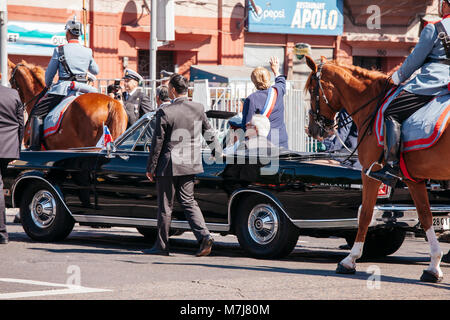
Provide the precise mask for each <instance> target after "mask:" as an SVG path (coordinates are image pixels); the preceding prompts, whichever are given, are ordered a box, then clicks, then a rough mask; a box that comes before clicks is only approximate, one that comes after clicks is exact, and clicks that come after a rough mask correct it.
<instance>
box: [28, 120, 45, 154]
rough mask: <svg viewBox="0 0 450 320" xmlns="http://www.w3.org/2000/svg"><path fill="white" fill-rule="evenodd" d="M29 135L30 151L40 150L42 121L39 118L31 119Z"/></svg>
mask: <svg viewBox="0 0 450 320" xmlns="http://www.w3.org/2000/svg"><path fill="white" fill-rule="evenodd" d="M30 121H31V122H30V123H31V135H30V150H32V151H39V150H41V139H42V129H43V126H44V120H43V119H42V117H39V116H32V117H31V120H30Z"/></svg>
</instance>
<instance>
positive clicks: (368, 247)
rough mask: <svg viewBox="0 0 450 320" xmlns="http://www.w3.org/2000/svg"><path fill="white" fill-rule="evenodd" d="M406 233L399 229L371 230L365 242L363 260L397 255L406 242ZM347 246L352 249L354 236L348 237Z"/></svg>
mask: <svg viewBox="0 0 450 320" xmlns="http://www.w3.org/2000/svg"><path fill="white" fill-rule="evenodd" d="M405 236H406V231H405V230H402V229H399V228H383V229H376V230H369V231H368V232H367V235H366V241H365V242H364V248H363V255H362V257H363V258H383V257H386V256H388V255H391V254H393V253H395V252H396V251H397V250H398V249H400V247H401V246H402V244H403V241H404V240H405ZM346 241H347V244H348V245H349V246H350V247H352V246H353V243H354V241H355V237H354V236H349V237H346Z"/></svg>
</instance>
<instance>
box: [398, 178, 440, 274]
mask: <svg viewBox="0 0 450 320" xmlns="http://www.w3.org/2000/svg"><path fill="white" fill-rule="evenodd" d="M406 184H407V185H408V188H409V192H410V193H411V197H412V198H413V200H414V205H415V206H416V210H417V213H418V215H419V221H420V224H421V225H422V228H423V229H424V230H425V233H426V235H427V239H428V243H429V244H430V257H431V261H430V265H429V266H428V268H427V269H426V270H424V273H423V275H422V278H421V280H422V281H426V282H439V281H441V280H442V275H443V274H442V270H441V268H440V263H441V259H442V256H443V253H442V251H441V247H440V246H439V242H438V240H437V237H436V233H435V232H434V228H433V215H432V214H431V210H430V202H429V199H428V193H427V189H426V185H425V182H424V181H423V182H420V183H415V182H411V181H407V182H406Z"/></svg>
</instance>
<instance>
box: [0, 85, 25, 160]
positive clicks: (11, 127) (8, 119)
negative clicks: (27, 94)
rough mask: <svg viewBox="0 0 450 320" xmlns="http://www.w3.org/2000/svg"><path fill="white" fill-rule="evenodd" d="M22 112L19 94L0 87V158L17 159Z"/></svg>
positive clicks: (21, 128)
mask: <svg viewBox="0 0 450 320" xmlns="http://www.w3.org/2000/svg"><path fill="white" fill-rule="evenodd" d="M23 110H24V109H23V104H22V102H21V101H20V98H19V93H18V92H17V91H16V90H14V89H10V88H8V87H5V86H2V85H0V158H3V159H19V156H20V154H19V153H20V146H21V144H22V138H23V131H24V127H23Z"/></svg>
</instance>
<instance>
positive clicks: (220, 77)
mask: <svg viewBox="0 0 450 320" xmlns="http://www.w3.org/2000/svg"><path fill="white" fill-rule="evenodd" d="M252 71H253V68H249V67H244V66H222V65H219V66H207V65H205V66H203V65H193V66H191V69H190V78H191V81H194V80H203V79H207V80H208V82H216V83H230V82H233V81H250V75H251V73H252Z"/></svg>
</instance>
